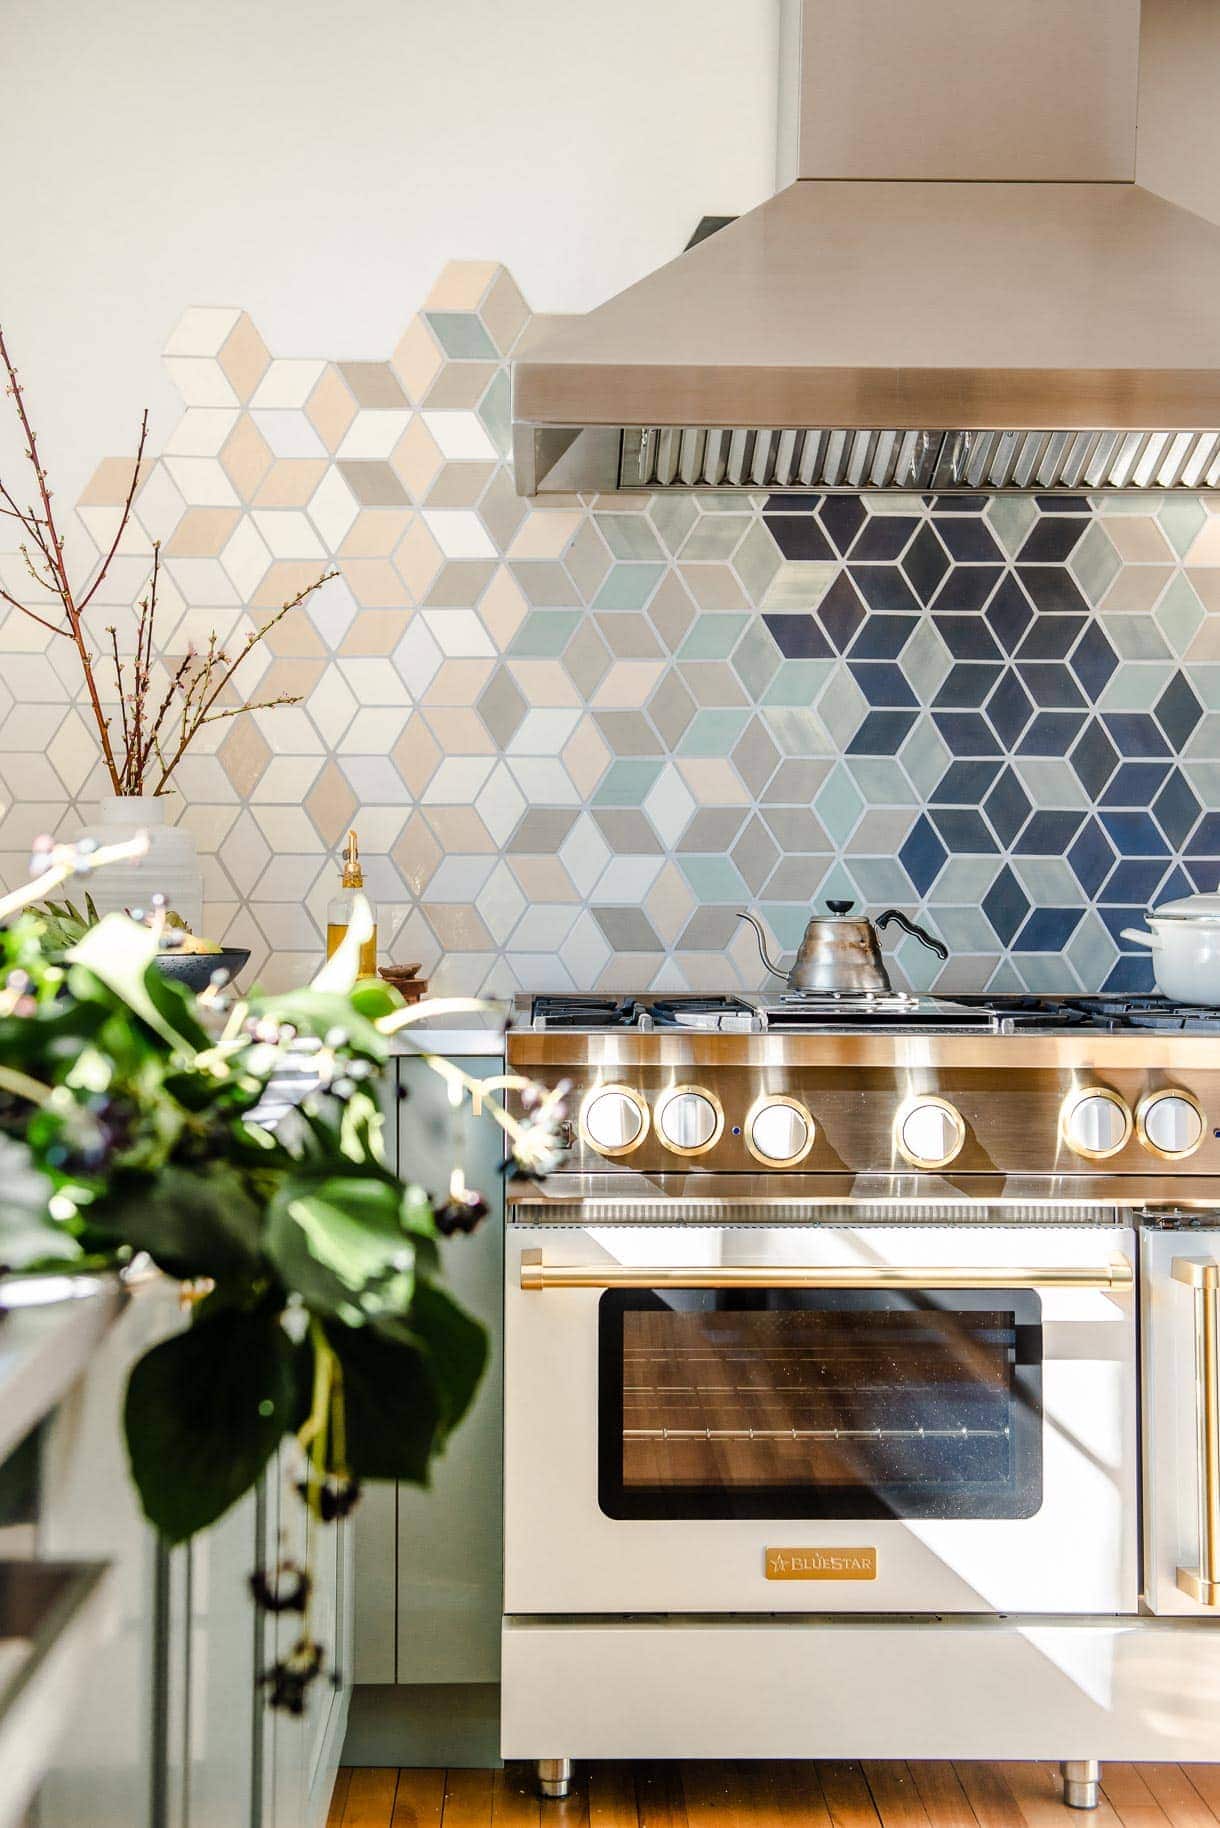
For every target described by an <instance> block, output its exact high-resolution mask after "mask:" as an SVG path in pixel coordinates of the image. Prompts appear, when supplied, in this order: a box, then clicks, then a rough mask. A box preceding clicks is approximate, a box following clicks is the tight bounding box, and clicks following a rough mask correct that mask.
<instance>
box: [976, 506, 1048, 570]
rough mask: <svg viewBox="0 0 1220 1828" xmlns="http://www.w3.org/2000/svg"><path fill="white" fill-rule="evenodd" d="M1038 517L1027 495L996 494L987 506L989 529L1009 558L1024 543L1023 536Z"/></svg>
mask: <svg viewBox="0 0 1220 1828" xmlns="http://www.w3.org/2000/svg"><path fill="white" fill-rule="evenodd" d="M1037 518H1038V510H1037V508H1036V507H1035V506H1034V503H1033V500H1032V498H1031V497H1030V496H1028V495H996V496H993V497H992V499H991V501H990V502H989V503H988V506H987V519H988V520H989V521H990V523H991V531H992V532H993V533H994V534H995V536H996V538H997V539H998V540H999V542H1000V544H1001V546H1003V548H1004V550H1005V552H1006V553H1007V554H1008V555H1009V557H1010V558H1011V557H1012V555H1013V553H1015V552H1019V551H1020V549H1021V547H1022V546H1023V545H1024V544H1025V536H1026V534H1027V533H1028V532H1029V530H1030V528H1031V527H1032V526H1033V524H1034V522H1035V520H1037Z"/></svg>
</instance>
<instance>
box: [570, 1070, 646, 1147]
mask: <svg viewBox="0 0 1220 1828" xmlns="http://www.w3.org/2000/svg"><path fill="white" fill-rule="evenodd" d="M580 1134H581V1136H582V1137H583V1139H584V1141H585V1142H587V1143H588V1144H589V1146H590V1147H591V1148H593V1149H596V1150H597V1151H598V1153H599V1154H600V1155H630V1154H631V1151H632V1150H633V1149H638V1148H639V1146H640V1144H641V1143H642V1142H643V1140H644V1138H645V1137H646V1136H647V1134H648V1106H647V1105H646V1104H645V1102H644V1100H643V1099H642V1098H641V1097H640V1094H639V1093H638V1092H634V1091H632V1089H631V1087H630V1086H629V1085H597V1086H594V1088H593V1090H592V1091H591V1092H590V1093H589V1094H588V1096H587V1097H586V1098H585V1101H584V1103H583V1104H582V1105H581V1107H580Z"/></svg>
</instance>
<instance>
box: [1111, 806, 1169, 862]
mask: <svg viewBox="0 0 1220 1828" xmlns="http://www.w3.org/2000/svg"><path fill="white" fill-rule="evenodd" d="M1099 817H1100V819H1101V822H1102V825H1103V826H1104V827H1105V830H1106V834H1107V836H1108V837H1109V838H1110V839H1111V841H1112V842H1113V844H1114V846H1115V848H1116V849H1117V850H1118V852H1119V853H1120V855H1121V856H1124V857H1160V856H1165V855H1167V854H1168V851H1169V846H1168V844H1166V842H1165V839H1164V836H1163V834H1162V833H1161V832H1160V831H1159V830H1158V828H1157V826H1156V825H1155V824H1154V822H1153V818H1152V814H1151V813H1148V812H1114V811H1110V810H1109V809H1106V810H1105V811H1103V812H1102V813H1100V814H1099Z"/></svg>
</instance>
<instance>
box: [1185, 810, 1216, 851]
mask: <svg viewBox="0 0 1220 1828" xmlns="http://www.w3.org/2000/svg"><path fill="white" fill-rule="evenodd" d="M1186 855H1187V856H1188V857H1220V812H1209V813H1205V814H1204V816H1203V817H1202V818H1201V819H1200V820H1199V823H1198V825H1197V826H1196V827H1195V829H1194V831H1193V832H1192V833H1191V834H1190V841H1189V843H1188V844H1187V846H1186Z"/></svg>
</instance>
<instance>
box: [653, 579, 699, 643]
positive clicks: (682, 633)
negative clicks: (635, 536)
mask: <svg viewBox="0 0 1220 1828" xmlns="http://www.w3.org/2000/svg"><path fill="white" fill-rule="evenodd" d="M696 614H697V611H696V609H695V605H694V602H693V600H692V598H691V595H690V593H689V591H687V590H686V588H685V587H684V585H683V584H682V581H681V579H680V578H679V577H678V575H677V573H676V572H673V571H669V572H667V573H666V574H665V576H664V577H663V578H662V579H661V582H660V584H659V585H658V586H657V589H656V591H655V593H654V595H653V598H652V601H651V603H650V604H649V605H648V619H649V621H650V622H651V623H652V626H653V627H654V628H655V629H656V631H657V633H658V635H660V637H661V639H662V641H663V642H664V643H665V645H666V647H667V648H669V650H670V652H671V653H676V652H677V650H678V649H679V648H680V647H681V646H682V643H683V642H684V641H685V639H686V636H687V632H688V630H689V628H690V625H691V623H692V622H693V621H694V619H695V616H696Z"/></svg>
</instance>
